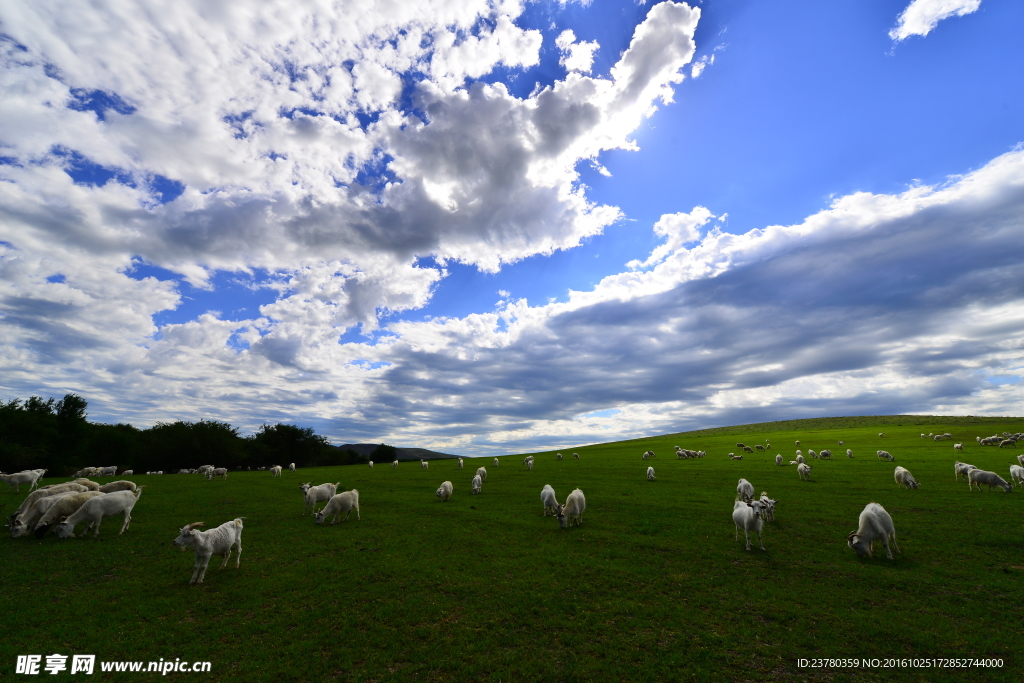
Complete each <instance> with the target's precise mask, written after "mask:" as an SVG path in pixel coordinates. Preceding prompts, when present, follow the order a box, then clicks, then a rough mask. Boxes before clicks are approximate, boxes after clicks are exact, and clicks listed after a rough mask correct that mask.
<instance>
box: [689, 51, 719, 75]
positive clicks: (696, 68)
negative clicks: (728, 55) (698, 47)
mask: <svg viewBox="0 0 1024 683" xmlns="http://www.w3.org/2000/svg"><path fill="white" fill-rule="evenodd" d="M714 63H715V55H714V54H710V55H704V56H703V57H701V58H700V59H698V60H697V61H696V62H694V63H693V67H692V68H691V69H690V78H700V75H701V74H702V73H704V69H706V68H707V67H709V66H711V65H712V64H714Z"/></svg>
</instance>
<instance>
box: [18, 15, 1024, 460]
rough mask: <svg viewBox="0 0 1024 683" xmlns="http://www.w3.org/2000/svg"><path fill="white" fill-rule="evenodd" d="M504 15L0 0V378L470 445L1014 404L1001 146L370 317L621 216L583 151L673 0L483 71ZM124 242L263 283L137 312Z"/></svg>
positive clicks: (655, 98) (146, 297) (174, 295)
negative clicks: (818, 206) (902, 179)
mask: <svg viewBox="0 0 1024 683" xmlns="http://www.w3.org/2000/svg"><path fill="white" fill-rule="evenodd" d="M521 12H522V5H521V4H519V3H517V2H466V3H458V4H450V3H444V2H441V3H429V2H425V3H412V4H410V3H405V4H401V3H399V4H395V3H388V2H377V3H370V4H365V5H359V6H356V5H351V4H345V3H338V4H323V3H310V4H309V5H307V4H305V3H304V2H302V1H301V0H289V2H287V3H284V2H280V3H261V4H260V5H259V8H258V9H253V8H250V7H243V6H238V7H234V6H231V7H228V6H224V7H222V6H219V5H210V4H208V3H207V4H199V5H195V4H188V3H179V4H178V5H175V9H174V10H173V11H167V12H163V13H161V14H160V15H159V16H160V21H159V23H158V24H157V23H154V20H153V18H152V17H153V16H155V15H151V14H149V13H146V12H144V11H143V10H141V9H139V8H137V7H134V6H129V5H123V4H121V3H114V2H110V3H105V2H95V3H89V4H88V5H73V6H67V5H61V4H59V3H50V2H45V1H43V0H39V1H37V2H32V3H27V2H8V3H3V4H0V21H3V23H4V27H5V35H6V36H7V37H5V38H4V39H3V40H0V50H2V52H0V59H2V64H0V65H2V69H0V78H2V79H3V81H2V87H3V90H4V93H5V97H4V98H0V117H2V119H3V120H4V122H5V125H4V127H3V128H2V129H0V145H2V150H0V157H2V161H0V180H2V182H0V316H2V318H0V319H2V321H3V323H2V324H0V349H2V353H0V376H3V377H4V387H5V391H7V392H8V393H9V395H10V396H27V395H29V394H33V393H35V394H38V393H48V394H51V395H61V394H62V393H64V392H67V391H75V392H78V393H81V394H82V395H84V396H87V397H88V398H89V400H90V407H91V414H92V415H93V416H94V417H96V418H99V419H112V420H115V421H130V422H134V423H136V424H152V423H153V422H155V421H156V420H168V419H200V418H204V417H206V418H210V417H212V418H216V419H225V420H228V421H230V422H232V423H233V424H236V425H238V426H239V427H241V428H242V429H243V430H252V429H255V428H258V426H259V424H260V423H262V422H264V421H276V420H289V421H294V420H296V419H301V420H304V421H305V422H306V423H307V424H314V425H316V426H317V428H318V429H319V430H321V431H322V432H323V433H326V434H329V435H331V436H332V437H335V438H343V439H345V440H356V439H371V440H377V439H385V438H386V439H388V440H390V441H392V442H396V443H409V444H413V443H414V444H417V445H425V446H431V447H435V448H439V449H441V450H446V449H447V450H451V451H463V452H474V453H481V454H483V453H486V452H508V451H513V450H522V449H526V448H531V447H538V448H540V447H549V446H557V445H560V444H564V443H566V442H571V443H577V444H578V443H582V442H586V441H605V440H610V439H614V438H624V437H630V436H636V435H638V434H642V433H654V432H662V431H677V430H680V429H685V428H688V427H699V426H708V425H709V424H728V423H730V422H736V421H747V420H751V419H757V418H760V417H763V418H764V419H772V418H779V417H796V416H802V415H808V416H809V415H816V414H821V413H823V412H824V413H847V414H849V413H880V412H881V413H885V412H924V411H939V410H943V411H950V412H972V411H977V412H983V411H984V412H1012V411H1013V406H1017V405H1019V402H1020V400H1021V398H1024V396H1022V395H1021V392H1022V391H1024V389H1021V387H1024V383H1017V384H1014V383H1011V382H1009V381H1007V380H1006V379H1005V378H1013V377H1018V376H1019V375H1020V368H1021V367H1024V357H1022V355H1024V349H1022V346H1021V343H1020V342H1019V341H1017V340H1019V339H1021V338H1024V336H1022V334H1021V332H1022V331H1024V329H1022V328H1024V298H1022V297H1024V292H1022V288H1021V279H1020V278H1019V276H1018V273H1019V262H1018V261H1017V260H1015V258H1014V257H1015V254H1016V253H1017V252H1018V245H1017V243H1016V242H1017V241H1019V237H1018V236H1019V235H1020V234H1021V232H1022V230H1021V228H1022V227H1024V226H1022V225H1021V218H1020V217H1021V216H1022V215H1024V187H1022V183H1021V180H1020V179H1021V178H1024V152H1021V151H1014V152H1012V153H1008V154H1006V155H1003V156H1001V157H999V158H997V159H995V160H993V161H991V162H990V163H988V164H987V165H985V166H984V167H983V168H980V169H978V170H976V171H973V172H971V173H968V174H966V175H965V176H963V177H961V178H956V179H952V180H951V181H950V182H949V183H947V184H945V185H942V186H937V187H915V188H913V189H910V190H908V191H906V192H904V193H901V194H897V195H875V194H867V193H857V194H852V195H849V196H844V197H841V198H839V199H837V200H836V201H835V202H834V203H833V205H832V206H830V207H828V208H827V209H825V210H823V211H821V212H819V213H817V214H815V215H813V216H809V217H808V218H807V219H806V220H804V221H802V222H801V223H799V224H796V225H790V226H766V227H764V228H762V229H759V230H752V231H750V232H747V233H745V234H739V235H737V234H731V233H729V232H726V231H725V230H724V228H723V227H722V226H721V224H720V222H719V223H715V222H714V219H715V218H716V216H715V215H714V214H712V211H714V212H716V213H718V214H719V215H720V216H722V217H724V214H723V213H721V212H724V211H726V210H728V209H729V207H710V208H705V207H701V206H698V207H694V208H692V209H690V210H689V211H688V212H687V211H685V209H686V208H687V207H678V208H679V209H680V211H678V212H675V213H669V214H666V215H664V216H662V217H661V218H660V219H659V220H658V221H657V222H656V224H655V225H654V234H655V235H656V236H658V237H660V238H662V240H663V241H662V243H661V244H660V245H659V246H657V247H656V248H654V249H653V250H652V251H651V253H650V254H649V255H648V256H647V257H646V258H643V259H637V260H636V261H634V262H631V263H629V264H626V265H625V266H624V268H623V269H622V272H619V273H615V274H613V275H610V276H608V277H606V278H604V279H603V280H602V281H601V282H600V283H598V284H597V285H596V286H595V287H593V288H592V289H589V290H587V291H572V292H570V293H569V296H568V299H567V300H564V301H560V302H529V301H526V300H523V299H518V300H516V299H513V298H511V296H510V295H509V293H508V292H507V291H504V290H503V291H501V292H499V295H500V296H501V297H502V298H501V300H500V301H498V302H497V303H496V304H495V306H494V310H491V311H483V312H477V313H474V314H471V315H467V316H465V317H459V318H435V319H432V320H429V321H426V322H413V321H403V320H399V321H397V322H390V323H386V324H382V323H380V322H379V315H380V313H381V312H389V313H392V314H395V313H401V312H403V311H412V310H416V309H418V308H421V307H423V306H424V305H425V304H426V303H427V302H428V301H429V299H430V296H431V292H432V291H433V288H435V287H436V286H437V285H438V283H439V282H441V281H442V280H443V278H444V277H446V274H447V273H446V268H447V266H448V264H450V263H452V262H459V263H466V264H472V265H475V266H476V267H478V268H480V269H481V270H485V271H492V272H493V271H496V270H498V269H501V268H503V267H505V266H507V265H508V264H511V263H514V262H516V261H518V260H521V259H524V258H527V257H530V256H535V255H539V254H551V253H553V252H554V251H556V250H560V249H570V248H573V247H575V246H576V245H579V244H580V243H581V241H582V240H584V239H585V238H587V237H588V236H590V235H595V234H597V233H599V232H600V231H601V230H602V229H603V228H604V227H605V226H607V225H609V224H610V223H612V222H613V221H615V220H617V219H618V218H619V217H620V216H621V214H620V212H619V210H618V209H617V208H616V207H614V206H606V205H602V204H599V203H596V202H594V201H593V199H592V198H591V197H589V196H588V195H587V190H586V188H585V187H584V186H583V185H582V184H580V182H579V176H578V174H577V171H576V168H577V166H578V165H579V164H580V163H581V162H582V163H593V164H596V163H597V161H596V160H597V158H598V156H599V155H600V154H601V153H602V152H604V151H606V150H612V149H622V150H632V149H636V148H637V146H636V144H635V143H634V142H633V140H632V138H631V136H632V135H633V134H634V132H635V131H636V130H637V127H638V126H639V125H640V124H641V123H642V122H643V120H644V118H645V117H646V116H649V115H650V114H651V113H652V112H653V111H655V109H656V108H657V107H659V106H662V105H664V104H667V103H670V102H672V100H673V97H674V94H675V91H674V88H675V86H676V85H677V84H678V83H680V82H681V81H682V79H683V69H684V67H685V66H686V65H688V64H690V63H691V61H692V59H693V55H694V49H695V46H694V43H693V32H694V30H695V28H696V25H697V21H698V20H699V17H700V13H699V11H698V10H696V9H693V8H690V7H688V6H686V5H683V4H676V3H671V2H665V3H661V4H659V5H656V6H654V7H652V8H651V9H650V11H649V12H648V14H647V16H646V18H645V19H644V21H643V22H641V23H640V25H638V26H637V27H636V30H635V32H634V35H633V37H632V40H631V42H630V44H629V46H628V48H627V49H626V50H625V51H624V52H623V53H622V55H621V56H620V58H619V59H618V61H617V62H616V64H615V65H614V66H613V67H612V69H611V71H610V75H609V77H606V78H600V77H594V76H592V75H588V74H589V72H587V71H585V70H584V69H583V68H582V64H583V61H582V58H581V61H579V62H578V64H579V65H580V67H579V68H575V67H572V68H570V67H569V63H568V62H567V63H566V68H567V70H568V73H567V74H566V75H565V77H564V78H562V79H560V80H556V81H554V82H553V83H551V84H550V85H547V86H543V87H538V88H536V89H535V90H534V91H533V92H532V93H531V94H529V95H528V96H518V95H516V94H514V93H513V92H511V91H510V90H509V88H508V87H506V86H505V85H504V84H502V83H500V82H493V83H491V82H484V81H482V80H478V78H479V77H480V76H482V75H485V74H488V73H490V72H491V71H493V69H494V68H495V67H497V66H504V67H507V68H510V69H519V68H525V67H528V66H529V65H531V64H535V63H536V60H537V56H538V51H539V49H540V44H541V37H540V35H539V34H538V33H537V32H535V31H531V30H524V29H521V28H519V27H518V26H517V25H516V19H517V18H518V17H519V16H520V14H521ZM570 39H571V40H570ZM561 43H562V46H566V48H565V53H566V54H565V55H563V56H566V55H568V57H567V59H568V58H572V57H574V55H575V53H574V51H573V50H574V49H575V48H574V46H578V45H581V43H579V42H578V41H577V40H576V39H575V34H573V35H572V36H568V35H565V36H564V39H563V40H562V41H561ZM97 46H101V47H102V49H100V48H98V47H97ZM560 47H561V46H560ZM588 49H589V48H588ZM588 54H592V53H588ZM690 75H691V76H696V75H698V74H694V73H693V71H692V69H691V72H690ZM720 220H721V219H719V221H720ZM139 258H141V259H143V260H144V261H145V262H146V263H149V264H152V265H154V266H158V267H162V268H165V269H168V270H171V271H172V272H174V273H176V274H178V276H179V278H180V279H181V280H184V281H187V282H189V283H191V284H192V285H193V286H195V287H207V288H210V287H215V286H216V282H217V278H216V277H215V274H216V273H217V271H232V272H237V273H249V274H251V273H255V272H260V273H266V277H265V278H263V279H261V281H260V282H258V283H257V284H258V285H260V286H263V287H267V288H271V289H273V290H274V291H276V293H277V297H276V300H275V301H273V302H271V303H267V304H265V305H263V306H262V307H261V308H260V311H259V315H253V316H252V317H251V318H248V319H245V320H236V321H231V320H225V319H223V316H221V315H219V314H217V313H215V312H208V313H205V314H202V315H199V316H197V317H196V319H194V320H188V321H185V322H180V323H175V324H164V325H160V326H158V325H156V324H155V323H154V319H155V316H158V315H159V314H160V313H161V312H167V311H172V310H174V309H176V308H177V307H179V306H180V305H181V302H182V298H183V297H182V293H181V291H180V289H179V288H180V287H182V286H183V285H181V284H180V283H179V282H178V281H174V280H172V281H161V280H158V279H156V278H153V277H146V278H140V277H138V276H136V275H134V274H133V272H132V269H133V267H134V264H136V263H137V262H138V259H139ZM425 263H433V264H434V265H432V266H426V265H423V264H425ZM261 277H262V276H261ZM356 326H361V327H360V328H359V329H360V330H361V331H362V332H364V333H365V334H366V336H364V337H359V336H358V335H345V336H343V333H345V332H346V331H351V330H353V329H354V328H356ZM353 338H356V339H359V341H351V339H353ZM993 378H1000V379H997V380H994V381H990V380H992V379H993Z"/></svg>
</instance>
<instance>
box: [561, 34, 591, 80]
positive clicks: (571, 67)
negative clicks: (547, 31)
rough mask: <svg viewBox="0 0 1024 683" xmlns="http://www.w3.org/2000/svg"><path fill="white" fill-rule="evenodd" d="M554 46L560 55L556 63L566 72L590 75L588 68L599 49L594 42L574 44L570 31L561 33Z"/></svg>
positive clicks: (574, 38) (573, 37)
mask: <svg viewBox="0 0 1024 683" xmlns="http://www.w3.org/2000/svg"><path fill="white" fill-rule="evenodd" d="M555 45H556V46H557V47H558V50H559V51H560V52H561V53H562V56H561V57H559V58H558V63H559V64H561V65H562V66H564V67H565V68H566V70H568V71H579V72H580V73H590V68H591V66H592V65H593V64H594V53H595V52H596V51H597V48H598V47H600V46H599V45H598V44H597V41H596V40H594V41H590V42H586V41H580V42H576V34H575V33H573V31H572V29H566V30H564V31H562V32H561V33H560V34H559V35H558V38H556V39H555Z"/></svg>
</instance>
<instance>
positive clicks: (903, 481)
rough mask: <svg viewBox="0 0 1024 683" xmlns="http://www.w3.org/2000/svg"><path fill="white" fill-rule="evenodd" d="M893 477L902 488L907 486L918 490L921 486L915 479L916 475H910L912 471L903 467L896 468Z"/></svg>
mask: <svg viewBox="0 0 1024 683" xmlns="http://www.w3.org/2000/svg"><path fill="white" fill-rule="evenodd" d="M893 476H894V477H895V478H896V483H897V484H899V487H900V488H903V487H904V486H906V487H907V488H911V489H916V488H917V487H918V485H919V484H918V483H917V480H916V479H914V475H912V474H911V473H910V470H908V469H907V468H906V467H903V466H902V465H897V466H896V471H895V472H894V473H893Z"/></svg>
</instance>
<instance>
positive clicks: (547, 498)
mask: <svg viewBox="0 0 1024 683" xmlns="http://www.w3.org/2000/svg"><path fill="white" fill-rule="evenodd" d="M540 502H541V503H543V504H544V515H543V516H544V517H547V516H548V511H550V512H551V514H552V515H557V514H558V499H557V498H556V497H555V490H554V489H553V488H551V484H544V488H542V489H541V490H540Z"/></svg>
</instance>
